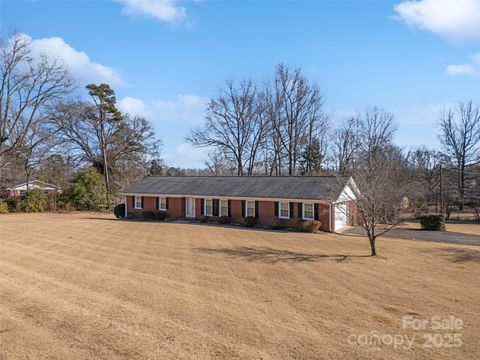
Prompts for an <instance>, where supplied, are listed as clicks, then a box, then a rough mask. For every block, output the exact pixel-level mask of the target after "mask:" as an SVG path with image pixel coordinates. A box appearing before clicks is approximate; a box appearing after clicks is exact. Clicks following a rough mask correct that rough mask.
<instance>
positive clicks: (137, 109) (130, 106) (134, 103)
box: [118, 96, 152, 118]
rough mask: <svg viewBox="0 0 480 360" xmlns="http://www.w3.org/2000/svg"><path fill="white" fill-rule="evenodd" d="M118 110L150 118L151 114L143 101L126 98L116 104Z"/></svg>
mask: <svg viewBox="0 0 480 360" xmlns="http://www.w3.org/2000/svg"><path fill="white" fill-rule="evenodd" d="M118 108H119V109H120V110H121V111H123V112H124V113H128V114H131V115H137V116H143V117H145V118H151V117H152V113H151V112H150V110H149V109H148V106H147V104H145V102H144V101H143V100H140V99H137V98H134V97H130V96H127V97H125V98H123V99H122V100H120V101H119V102H118Z"/></svg>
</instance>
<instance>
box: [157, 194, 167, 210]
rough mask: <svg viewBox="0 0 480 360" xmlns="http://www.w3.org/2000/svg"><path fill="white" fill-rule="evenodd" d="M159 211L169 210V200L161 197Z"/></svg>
mask: <svg viewBox="0 0 480 360" xmlns="http://www.w3.org/2000/svg"><path fill="white" fill-rule="evenodd" d="M158 210H167V198H165V197H161V198H159V199H158Z"/></svg>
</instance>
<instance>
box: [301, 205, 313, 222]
mask: <svg viewBox="0 0 480 360" xmlns="http://www.w3.org/2000/svg"><path fill="white" fill-rule="evenodd" d="M305 205H311V206H312V217H311V218H307V217H305ZM302 220H315V204H314V203H302Z"/></svg>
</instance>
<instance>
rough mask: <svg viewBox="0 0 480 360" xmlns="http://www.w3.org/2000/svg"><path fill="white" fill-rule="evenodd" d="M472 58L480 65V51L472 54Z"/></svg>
mask: <svg viewBox="0 0 480 360" xmlns="http://www.w3.org/2000/svg"><path fill="white" fill-rule="evenodd" d="M470 59H472V61H473V62H474V63H476V64H478V65H480V52H479V53H476V54H473V55H472V56H470Z"/></svg>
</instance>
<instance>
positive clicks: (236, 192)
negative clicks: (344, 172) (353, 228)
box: [123, 176, 358, 231]
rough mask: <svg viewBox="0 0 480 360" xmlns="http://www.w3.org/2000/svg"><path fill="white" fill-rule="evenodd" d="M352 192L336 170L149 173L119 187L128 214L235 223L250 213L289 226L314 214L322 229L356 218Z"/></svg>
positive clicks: (351, 186) (350, 222) (336, 227)
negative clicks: (265, 173) (268, 173)
mask: <svg viewBox="0 0 480 360" xmlns="http://www.w3.org/2000/svg"><path fill="white" fill-rule="evenodd" d="M355 194H358V189H357V187H356V185H355V183H354V181H353V179H352V178H350V177H336V176H276V177H274V176H243V177H242V176H147V177H145V178H143V179H142V180H141V181H139V182H138V183H136V184H134V185H132V186H130V187H129V188H127V189H125V191H124V192H123V195H124V196H125V205H126V206H125V212H126V214H125V215H126V216H128V215H129V214H130V215H131V214H141V213H142V212H144V211H149V212H150V211H151V212H160V211H164V212H166V214H167V217H168V218H173V219H195V220H200V219H202V218H204V217H211V218H213V219H214V218H216V217H219V216H228V217H230V218H231V221H232V223H239V224H241V223H243V222H244V219H245V218H246V217H248V216H253V217H255V218H257V219H258V220H259V223H260V224H263V225H275V224H276V223H278V222H279V221H280V220H281V221H283V222H286V223H287V224H288V225H289V226H295V224H296V223H297V222H298V221H299V220H318V221H320V222H321V224H322V225H321V229H322V230H325V231H336V230H339V229H341V228H343V227H345V226H348V225H354V224H355V223H356V218H357V209H356V203H355V200H356V196H355Z"/></svg>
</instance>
